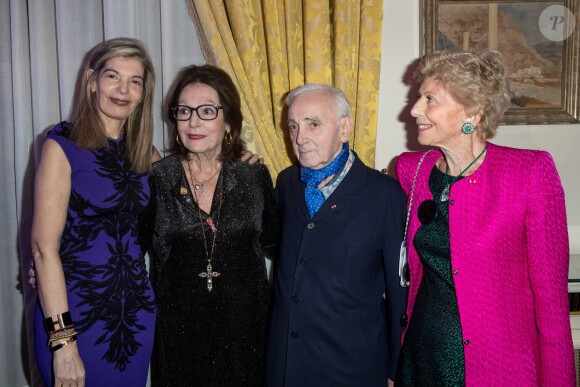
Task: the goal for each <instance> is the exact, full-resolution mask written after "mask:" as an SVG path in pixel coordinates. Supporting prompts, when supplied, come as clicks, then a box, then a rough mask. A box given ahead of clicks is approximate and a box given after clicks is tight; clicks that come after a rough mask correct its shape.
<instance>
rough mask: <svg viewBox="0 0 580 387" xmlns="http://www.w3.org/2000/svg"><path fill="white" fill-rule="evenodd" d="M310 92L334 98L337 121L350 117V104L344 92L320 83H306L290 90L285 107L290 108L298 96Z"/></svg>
mask: <svg viewBox="0 0 580 387" xmlns="http://www.w3.org/2000/svg"><path fill="white" fill-rule="evenodd" d="M312 92H320V93H326V94H328V95H330V96H332V97H333V98H334V101H335V102H336V108H337V113H338V115H339V117H337V118H338V119H340V118H342V117H348V116H350V104H349V103H348V99H346V95H345V94H344V92H343V91H342V90H340V89H337V88H335V87H332V86H329V85H323V84H320V83H307V84H305V85H302V86H299V87H297V88H295V89H292V90H290V92H289V93H288V96H287V97H286V105H288V106H290V104H291V103H292V102H293V101H294V99H295V98H296V97H298V96H299V95H302V94H307V93H312Z"/></svg>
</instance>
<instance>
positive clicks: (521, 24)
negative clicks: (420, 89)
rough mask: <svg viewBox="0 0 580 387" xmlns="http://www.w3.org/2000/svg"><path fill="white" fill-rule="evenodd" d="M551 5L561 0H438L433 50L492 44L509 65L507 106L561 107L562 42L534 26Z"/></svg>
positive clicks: (469, 48)
mask: <svg viewBox="0 0 580 387" xmlns="http://www.w3.org/2000/svg"><path fill="white" fill-rule="evenodd" d="M554 4H559V5H562V4H563V2H553V1H551V2H525V1H522V2H498V3H493V4H490V3H488V2H482V3H473V2H471V3H467V2H465V3H461V4H459V3H457V2H456V3H446V2H440V4H439V6H438V7H437V15H436V17H437V31H436V33H437V38H436V42H435V45H436V46H437V47H436V49H437V50H441V49H445V48H454V47H457V48H463V49H465V50H470V51H473V52H477V51H480V50H482V49H485V48H493V49H496V50H498V51H499V52H501V53H502V54H503V55H504V59H505V61H506V64H507V67H508V72H509V78H510V81H511V86H512V91H513V97H512V109H536V108H538V109H546V108H548V109H549V108H552V107H560V106H561V105H562V79H563V78H562V71H563V69H562V67H563V43H562V42H561V41H552V40H548V39H547V38H546V37H544V35H543V34H542V33H541V31H540V26H539V18H540V14H541V12H542V11H543V10H544V9H546V8H547V7H549V6H551V5H554Z"/></svg>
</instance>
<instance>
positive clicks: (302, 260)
mask: <svg viewBox="0 0 580 387" xmlns="http://www.w3.org/2000/svg"><path fill="white" fill-rule="evenodd" d="M300 264H301V265H302V266H304V265H306V264H308V259H306V258H300Z"/></svg>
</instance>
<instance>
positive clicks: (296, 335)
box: [290, 332, 300, 339]
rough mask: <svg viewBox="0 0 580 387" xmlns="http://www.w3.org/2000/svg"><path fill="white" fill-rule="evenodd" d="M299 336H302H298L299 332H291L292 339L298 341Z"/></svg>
mask: <svg viewBox="0 0 580 387" xmlns="http://www.w3.org/2000/svg"><path fill="white" fill-rule="evenodd" d="M298 336H300V335H299V334H298V332H290V337H292V338H293V339H297V338H298Z"/></svg>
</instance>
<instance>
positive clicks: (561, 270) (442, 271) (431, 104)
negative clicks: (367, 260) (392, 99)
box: [396, 50, 575, 386]
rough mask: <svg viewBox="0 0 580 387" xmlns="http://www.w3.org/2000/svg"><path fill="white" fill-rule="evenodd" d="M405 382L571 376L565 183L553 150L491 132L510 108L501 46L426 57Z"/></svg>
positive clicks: (409, 171)
mask: <svg viewBox="0 0 580 387" xmlns="http://www.w3.org/2000/svg"><path fill="white" fill-rule="evenodd" d="M415 78H416V80H417V81H418V82H419V83H421V87H420V89H419V96H418V101H417V102H416V103H415V105H414V106H413V108H412V110H411V114H412V115H413V117H415V118H416V121H417V126H418V136H419V137H418V140H419V143H420V144H422V145H428V146H431V147H434V148H435V149H433V150H431V151H427V152H414V153H403V154H402V155H401V156H400V157H399V159H398V161H397V166H396V171H397V176H398V178H399V181H400V182H401V185H402V187H403V189H404V190H405V191H406V192H407V195H408V196H409V202H408V207H409V208H410V210H409V215H410V216H409V221H408V222H409V223H408V232H407V239H406V240H407V244H408V270H406V271H404V273H403V277H405V274H407V275H409V276H410V285H409V286H410V288H409V302H408V306H407V313H406V316H405V317H404V318H403V320H404V321H402V323H404V324H407V327H406V330H405V333H404V336H403V348H402V350H401V355H400V359H399V367H398V373H397V379H396V384H397V386H423V385H446V386H448V385H467V386H488V385H489V386H498V385H506V384H510V385H514V386H533V385H542V386H547V385H550V386H552V385H553V386H572V385H575V375H574V361H573V358H574V356H573V349H572V338H571V332H570V318H569V306H568V292H567V278H568V261H569V247H568V233H567V225H566V210H565V204H564V191H563V189H562V185H561V183H560V178H559V176H558V173H557V171H556V167H555V165H554V162H553V160H552V157H551V156H550V155H549V154H548V153H546V152H542V151H532V150H523V149H513V148H507V147H502V146H497V145H494V144H492V143H489V142H487V140H488V139H490V138H492V137H493V136H494V135H495V132H496V129H497V126H498V124H499V122H500V119H501V118H502V116H503V114H504V113H505V111H506V110H507V109H508V107H509V102H510V92H509V84H508V80H507V75H506V69H505V66H504V64H503V60H502V57H501V54H499V53H498V52H496V51H491V50H484V51H482V52H479V53H477V54H474V53H468V52H463V51H458V50H447V51H441V52H435V53H432V54H429V55H427V56H425V57H424V58H423V60H422V61H421V63H420V65H419V67H418V69H417V70H416V72H415Z"/></svg>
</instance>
